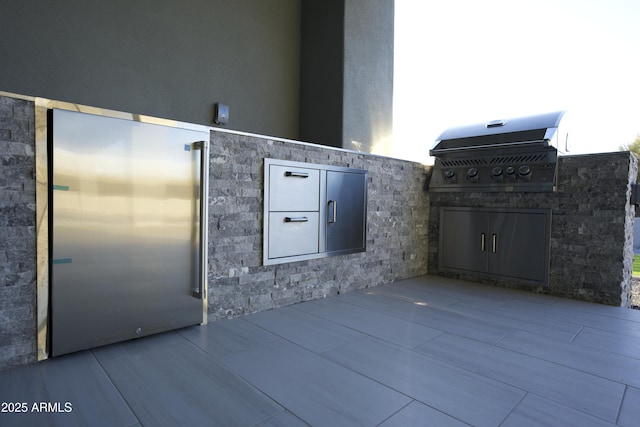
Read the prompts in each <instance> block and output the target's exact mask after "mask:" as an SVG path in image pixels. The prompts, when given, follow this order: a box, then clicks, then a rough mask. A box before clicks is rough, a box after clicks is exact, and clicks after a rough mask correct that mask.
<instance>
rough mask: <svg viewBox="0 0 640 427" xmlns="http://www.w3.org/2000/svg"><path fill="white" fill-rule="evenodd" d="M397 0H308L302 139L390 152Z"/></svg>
mask: <svg viewBox="0 0 640 427" xmlns="http://www.w3.org/2000/svg"><path fill="white" fill-rule="evenodd" d="M394 7H395V3H394V0H328V1H303V3H302V24H303V26H302V53H301V69H302V75H301V86H300V105H301V110H300V139H301V140H304V141H311V142H316V143H320V144H324V145H331V146H334V147H342V148H345V149H349V150H354V151H360V152H365V153H372V152H373V153H377V154H390V153H391V133H392V126H393V50H394V46H393V43H394Z"/></svg>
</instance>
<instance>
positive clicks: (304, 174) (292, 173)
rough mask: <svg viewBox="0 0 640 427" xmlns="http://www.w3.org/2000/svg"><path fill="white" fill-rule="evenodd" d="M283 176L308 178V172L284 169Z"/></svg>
mask: <svg viewBox="0 0 640 427" xmlns="http://www.w3.org/2000/svg"><path fill="white" fill-rule="evenodd" d="M284 176H291V177H294V178H309V173H308V172H295V171H286V172H285V173H284Z"/></svg>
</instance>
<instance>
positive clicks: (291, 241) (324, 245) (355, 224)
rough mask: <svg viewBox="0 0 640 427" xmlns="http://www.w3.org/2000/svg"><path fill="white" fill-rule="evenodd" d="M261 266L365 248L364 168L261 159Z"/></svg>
mask: <svg viewBox="0 0 640 427" xmlns="http://www.w3.org/2000/svg"><path fill="white" fill-rule="evenodd" d="M264 165H265V169H264V180H265V187H264V188H265V197H264V245H263V249H264V255H263V263H264V264H265V265H270V264H278V263H283V262H291V261H300V260H305V259H310V258H319V257H324V256H331V255H340V254H347V253H353V252H363V251H365V250H366V238H365V235H366V218H367V215H366V207H367V171H366V170H363V169H353V168H344V167H337V166H329V165H316V164H309V163H302V162H292V161H287V160H277V159H265V163H264Z"/></svg>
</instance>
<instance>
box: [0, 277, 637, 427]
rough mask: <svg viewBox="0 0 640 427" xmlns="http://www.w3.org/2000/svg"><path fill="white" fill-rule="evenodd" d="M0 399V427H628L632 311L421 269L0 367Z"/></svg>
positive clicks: (633, 362)
mask: <svg viewBox="0 0 640 427" xmlns="http://www.w3.org/2000/svg"><path fill="white" fill-rule="evenodd" d="M0 401H1V402H2V405H3V406H2V412H0V425H2V426H12V425H15V426H31V425H33V426H36V425H54V426H84V425H87V426H102V425H104V426H110V427H113V426H140V425H142V426H178V425H184V426H304V425H312V426H323V425H326V426H350V425H363V426H377V425H381V426H385V427H387V426H412V425H418V426H462V425H477V426H498V425H500V426H518V427H521V426H537V425H545V426H580V427H586V426H612V425H619V426H638V425H640V311H638V310H630V309H622V308H616V307H608V306H602V305H597V304H588V303H583V302H577V301H571V300H564V299H560V298H554V297H548V296H543V295H535V294H531V293H526V292H518V291H513V290H508V289H501V288H494V287H490V286H483V285H476V284H471V283H467V282H461V281H455V280H450V279H444V278H440V277H434V276H425V277H420V278H415V279H409V280H404V281H400V282H396V283H394V284H390V285H387V286H381V287H377V288H373V289H368V290H362V291H357V292H352V293H348V294H345V295H340V296H336V297H330V298H325V299H322V300H316V301H311V302H306V303H301V304H296V305H293V306H289V307H285V308H281V309H277V310H270V311H266V312H261V313H256V314H252V315H248V316H244V317H240V318H235V319H230V320H224V321H219V322H215V323H211V324H209V325H207V326H204V327H201V326H195V327H192V328H187V329H183V330H179V331H175V332H170V333H165V334H161V335H156V336H153V337H147V338H142V339H139V340H136V341H130V342H126V343H121V344H115V345H111V346H108V347H102V348H98V349H94V350H92V351H85V352H80V353H76V354H72V355H68V356H64V357H60V358H56V359H51V360H48V361H45V362H41V363H37V364H34V365H30V366H25V367H20V368H16V369H12V370H6V371H2V372H0ZM40 402H44V403H45V406H44V407H42V408H41V407H40ZM22 403H26V407H23V405H22ZM34 403H35V405H36V406H35V407H34ZM47 406H48V407H47ZM15 409H24V410H26V413H7V412H5V411H10V410H15ZM38 409H43V410H45V411H46V410H49V411H51V410H55V411H57V412H55V413H51V412H37V410H38Z"/></svg>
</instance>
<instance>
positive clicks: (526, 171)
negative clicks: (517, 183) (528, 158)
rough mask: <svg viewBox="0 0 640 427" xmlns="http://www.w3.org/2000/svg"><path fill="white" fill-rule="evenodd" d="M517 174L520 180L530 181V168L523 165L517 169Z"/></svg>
mask: <svg viewBox="0 0 640 427" xmlns="http://www.w3.org/2000/svg"><path fill="white" fill-rule="evenodd" d="M518 174H519V175H520V178H522V179H523V180H525V181H531V168H530V167H529V166H527V165H523V166H520V168H518Z"/></svg>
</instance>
